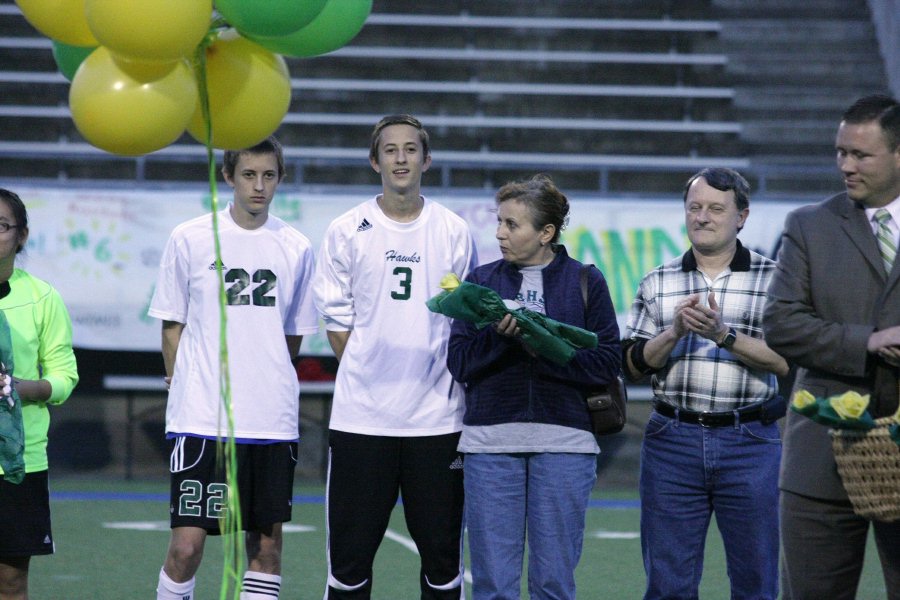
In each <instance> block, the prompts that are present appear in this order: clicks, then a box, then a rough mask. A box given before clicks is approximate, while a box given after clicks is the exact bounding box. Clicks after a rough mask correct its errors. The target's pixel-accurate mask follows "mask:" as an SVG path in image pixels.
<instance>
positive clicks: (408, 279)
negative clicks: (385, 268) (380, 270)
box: [391, 267, 412, 300]
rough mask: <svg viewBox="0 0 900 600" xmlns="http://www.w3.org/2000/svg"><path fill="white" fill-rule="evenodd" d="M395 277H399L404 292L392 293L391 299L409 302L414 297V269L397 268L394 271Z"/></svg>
mask: <svg viewBox="0 0 900 600" xmlns="http://www.w3.org/2000/svg"><path fill="white" fill-rule="evenodd" d="M394 275H399V276H400V277H401V279H400V287H401V288H403V291H402V292H391V298H393V299H394V300H409V298H410V296H411V295H412V269H410V268H409V267H397V268H395V269H394Z"/></svg>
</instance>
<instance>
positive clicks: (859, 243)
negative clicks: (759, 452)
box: [763, 96, 900, 600]
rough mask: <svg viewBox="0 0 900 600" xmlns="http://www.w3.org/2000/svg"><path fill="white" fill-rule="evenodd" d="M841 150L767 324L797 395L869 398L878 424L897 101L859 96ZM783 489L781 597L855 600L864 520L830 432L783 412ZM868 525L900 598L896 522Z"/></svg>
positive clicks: (894, 199)
mask: <svg viewBox="0 0 900 600" xmlns="http://www.w3.org/2000/svg"><path fill="white" fill-rule="evenodd" d="M835 148H836V152H837V166H838V168H839V169H840V171H841V174H842V175H843V179H844V184H845V187H846V192H844V193H842V194H838V195H836V196H834V197H832V198H829V199H828V200H825V201H824V202H822V203H820V204H817V205H814V206H806V207H803V208H800V209H798V210H795V211H794V212H792V213H791V214H789V215H788V217H787V220H786V222H785V227H784V234H783V237H782V242H781V244H782V245H781V251H780V253H779V255H778V271H777V272H776V274H775V276H774V277H773V279H772V282H771V284H770V286H769V301H768V304H767V306H766V310H765V316H764V325H763V328H764V332H765V337H766V341H767V342H768V343H769V346H771V347H772V349H773V350H775V351H776V352H778V353H779V354H781V355H782V356H784V357H785V358H787V359H788V360H789V361H790V362H792V363H793V364H795V365H796V366H798V367H799V369H798V370H797V377H796V382H795V386H794V389H795V390H796V389H805V390H808V391H809V392H811V393H812V394H813V395H815V396H819V397H827V396H832V395H835V394H840V393H843V392H845V391H847V390H855V391H858V392H860V393H863V394H871V396H872V397H871V404H870V405H869V411H870V412H871V413H872V416H873V417H882V416H885V415H890V414H893V413H894V412H895V411H896V410H897V400H898V388H897V385H898V372H900V371H898V365H900V266H898V263H900V260H894V259H895V258H896V254H897V250H896V249H897V246H898V241H900V228H898V224H900V105H898V103H897V102H896V101H895V100H894V99H892V98H889V97H887V96H867V97H865V98H861V99H860V100H858V101H857V102H856V103H854V104H853V106H851V107H850V108H849V109H847V111H846V112H845V113H844V116H843V119H842V121H841V124H840V127H839V128H838V133H837V139H836V143H835ZM879 238H880V239H879ZM779 485H780V488H781V527H782V533H781V539H782V549H783V552H784V556H783V563H782V566H783V572H782V584H783V588H784V598H785V599H788V600H806V599H808V600H813V599H815V600H820V599H823V598H828V599H829V600H843V599H849V600H852V599H853V598H855V596H856V588H857V585H858V583H859V575H860V571H861V569H862V563H863V555H864V552H865V547H866V537H867V534H868V530H869V521H867V520H865V519H863V518H861V517H859V516H857V515H855V514H854V513H853V510H852V507H851V505H850V502H849V500H848V499H847V493H846V492H845V491H844V488H843V485H842V484H841V480H840V477H839V475H838V473H837V467H836V466H835V462H834V454H833V452H832V450H831V441H830V438H829V434H828V429H827V428H826V427H824V426H822V425H818V424H816V423H814V422H813V421H811V420H809V419H807V418H806V417H802V416H800V415H798V414H796V413H790V414H789V415H788V419H787V421H786V428H785V434H784V449H783V456H782V465H781V475H780V482H779ZM873 525H874V531H875V539H876V542H877V545H878V553H879V555H880V558H881V565H882V568H883V571H884V577H885V581H886V585H887V591H888V597H889V598H890V599H891V600H898V599H900V522H893V523H885V522H877V521H876V522H874V523H873Z"/></svg>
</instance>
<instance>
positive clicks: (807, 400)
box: [791, 390, 816, 410]
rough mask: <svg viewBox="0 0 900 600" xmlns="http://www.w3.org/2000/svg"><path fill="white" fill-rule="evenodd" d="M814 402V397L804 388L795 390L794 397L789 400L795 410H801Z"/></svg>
mask: <svg viewBox="0 0 900 600" xmlns="http://www.w3.org/2000/svg"><path fill="white" fill-rule="evenodd" d="M815 403H816V397H815V396H813V395H812V394H810V393H809V392H807V391H806V390H797V391H796V392H794V398H793V399H792V400H791V406H793V407H794V409H796V410H802V409H804V408H806V407H807V406H810V405H812V404H815Z"/></svg>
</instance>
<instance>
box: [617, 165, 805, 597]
mask: <svg viewBox="0 0 900 600" xmlns="http://www.w3.org/2000/svg"><path fill="white" fill-rule="evenodd" d="M749 189H750V187H749V185H748V184H747V181H746V180H745V179H744V178H743V177H742V176H741V175H740V174H738V173H736V172H735V171H732V170H731V169H720V168H712V169H704V170H703V171H700V172H699V173H697V174H696V175H694V176H693V177H691V178H690V179H689V180H688V182H687V185H686V186H685V189H684V214H685V224H686V226H687V234H688V238H689V239H690V241H691V249H690V250H688V251H687V252H686V253H685V254H684V255H683V256H682V257H680V258H678V259H675V260H673V261H670V262H668V263H666V264H664V265H661V266H659V267H657V268H656V269H654V270H653V271H651V272H650V273H648V274H647V275H646V276H645V277H644V279H643V280H642V281H641V285H640V288H639V289H638V293H637V297H636V298H635V300H634V304H633V306H632V309H631V314H630V317H629V321H628V331H627V335H626V340H625V341H624V342H623V352H624V363H625V365H626V371H627V373H628V375H629V377H630V378H632V379H637V378H640V377H642V376H645V375H651V376H652V377H651V383H652V386H653V394H654V404H653V408H654V410H653V413H652V414H651V415H650V420H649V422H648V423H647V428H646V431H645V434H644V442H643V446H642V449H641V476H640V494H641V547H642V550H643V556H644V569H645V570H646V573H647V591H646V593H645V595H644V598H645V599H647V600H650V599H656V598H696V597H697V594H698V588H699V584H700V576H701V574H702V571H703V550H704V543H705V541H706V533H707V529H708V526H709V521H710V517H711V515H712V513H713V512H715V514H716V522H717V524H718V527H719V530H720V531H721V533H722V539H723V542H724V545H725V555H726V560H727V563H728V574H729V577H730V580H731V588H732V596H731V597H732V598H754V599H758V600H762V599H771V600H775V598H776V597H777V595H778V510H777V508H778V488H777V483H778V467H779V462H780V459H781V441H780V437H779V432H778V427H777V425H776V424H775V421H776V420H777V419H778V418H779V417H780V416H782V415H783V414H784V407H785V405H784V401H783V400H782V399H781V398H780V397H779V396H778V383H777V376H779V375H786V374H787V372H788V365H787V363H786V362H785V360H784V359H783V358H781V357H780V356H778V355H777V354H776V353H775V352H774V351H772V350H771V349H770V348H769V347H768V346H767V345H766V343H765V341H764V340H763V339H762V337H763V335H762V315H763V308H764V306H765V301H766V289H767V287H768V284H769V279H770V277H771V276H772V274H773V273H774V272H775V263H774V262H773V261H771V260H769V259H768V258H766V257H764V256H761V255H759V254H757V253H755V252H753V251H751V250H749V249H747V248H744V247H743V246H742V245H741V243H740V241H739V240H738V239H737V235H738V232H739V231H740V230H741V228H742V227H743V226H744V223H745V222H746V220H747V216H748V215H749V213H750V208H749V203H750V201H749Z"/></svg>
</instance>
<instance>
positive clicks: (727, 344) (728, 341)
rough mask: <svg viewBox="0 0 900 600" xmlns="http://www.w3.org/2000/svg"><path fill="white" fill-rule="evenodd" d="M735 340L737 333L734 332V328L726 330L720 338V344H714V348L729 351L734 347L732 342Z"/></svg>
mask: <svg viewBox="0 0 900 600" xmlns="http://www.w3.org/2000/svg"><path fill="white" fill-rule="evenodd" d="M735 340H737V331H735V330H734V327H729V328H728V333H726V334H725V337H723V338H722V341H721V342H716V346H718V347H719V348H725V349H726V350H731V347H732V346H734V342H735Z"/></svg>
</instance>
